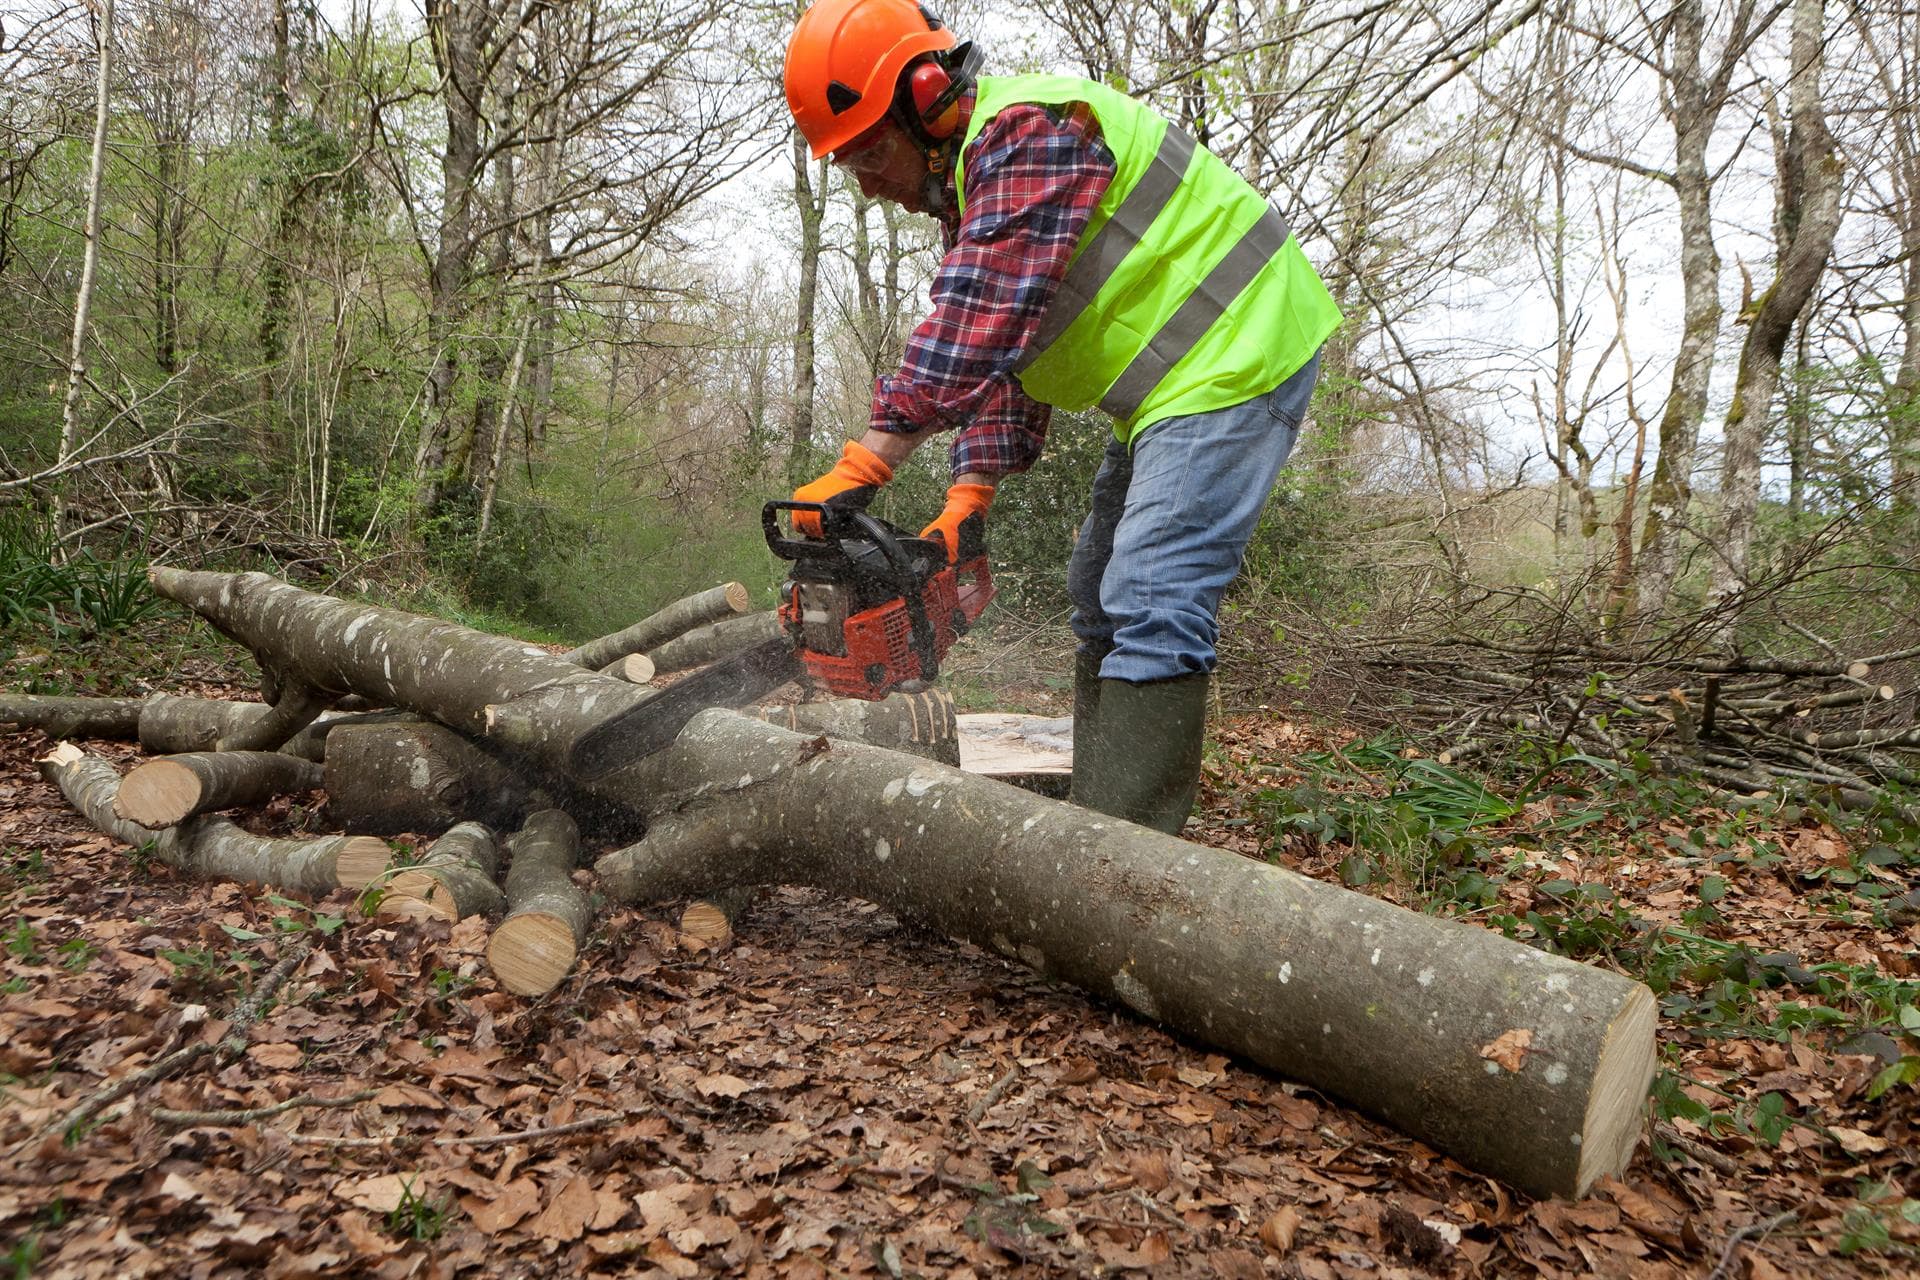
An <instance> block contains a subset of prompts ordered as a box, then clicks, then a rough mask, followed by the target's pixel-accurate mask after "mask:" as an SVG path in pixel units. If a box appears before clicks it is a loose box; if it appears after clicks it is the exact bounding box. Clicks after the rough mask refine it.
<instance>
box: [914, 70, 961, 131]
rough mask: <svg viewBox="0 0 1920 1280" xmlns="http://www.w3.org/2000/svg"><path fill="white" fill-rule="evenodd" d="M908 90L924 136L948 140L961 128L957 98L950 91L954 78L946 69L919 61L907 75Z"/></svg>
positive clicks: (958, 99) (956, 95)
mask: <svg viewBox="0 0 1920 1280" xmlns="http://www.w3.org/2000/svg"><path fill="white" fill-rule="evenodd" d="M907 91H908V93H909V94H910V95H911V96H912V99H913V109H914V112H915V114H916V115H918V116H919V117H920V123H921V125H922V127H924V128H925V129H926V131H927V135H928V136H929V137H931V138H934V139H936V140H944V139H947V138H951V137H952V136H953V131H954V130H955V129H957V128H959V127H960V95H959V94H957V93H954V92H953V77H952V76H950V75H948V74H947V69H946V68H945V67H943V66H941V65H940V64H939V63H937V62H934V61H932V60H928V61H926V62H922V63H921V64H920V65H919V66H917V67H915V68H914V69H913V70H912V71H911V72H910V73H908V77H907Z"/></svg>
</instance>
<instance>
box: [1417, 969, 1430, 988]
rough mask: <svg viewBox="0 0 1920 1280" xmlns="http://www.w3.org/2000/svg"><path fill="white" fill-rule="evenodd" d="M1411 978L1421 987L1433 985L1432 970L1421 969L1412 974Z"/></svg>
mask: <svg viewBox="0 0 1920 1280" xmlns="http://www.w3.org/2000/svg"><path fill="white" fill-rule="evenodd" d="M1413 980H1414V981H1415V982H1417V983H1419V984H1420V985H1421V986H1423V987H1430V986H1432V985H1433V970H1431V969H1422V970H1421V971H1420V972H1418V973H1416V974H1414V975H1413Z"/></svg>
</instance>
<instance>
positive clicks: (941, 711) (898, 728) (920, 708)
mask: <svg viewBox="0 0 1920 1280" xmlns="http://www.w3.org/2000/svg"><path fill="white" fill-rule="evenodd" d="M753 714H754V715H756V716H758V717H759V718H760V719H762V720H765V721H766V722H767V723H768V724H777V725H779V726H780V727H781V728H783V729H791V730H793V731H794V732H795V733H807V734H821V733H823V734H825V735H826V736H827V737H829V738H848V739H851V740H852V741H854V742H864V743H866V744H867V745H869V746H874V747H886V748H888V749H889V750H892V751H904V752H906V753H907V754H908V755H910V756H922V757H924V758H926V759H928V760H938V761H940V763H942V764H955V765H957V764H959V763H960V736H959V731H958V728H957V720H956V717H955V716H954V713H953V698H952V697H951V696H949V695H948V694H947V692H946V691H945V690H944V689H924V690H922V691H920V692H919V693H895V694H889V695H888V696H887V697H885V698H882V699H880V700H879V701H877V702H862V701H861V700H859V699H858V698H830V699H827V700H826V701H824V702H796V703H791V704H788V705H782V706H767V707H755V708H754V709H753Z"/></svg>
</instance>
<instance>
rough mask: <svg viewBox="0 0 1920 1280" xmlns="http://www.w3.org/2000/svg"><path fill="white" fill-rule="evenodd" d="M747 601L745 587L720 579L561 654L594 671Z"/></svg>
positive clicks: (742, 608) (738, 608)
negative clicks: (629, 623) (624, 626)
mask: <svg viewBox="0 0 1920 1280" xmlns="http://www.w3.org/2000/svg"><path fill="white" fill-rule="evenodd" d="M747 603H748V602H747V589H746V587H745V586H743V585H741V584H740V583H738V582H723V583H721V584H720V585H719V586H717V587H713V588H710V589H709V590H706V591H701V592H698V593H696V594H694V595H690V596H687V597H686V598H684V599H681V600H676V601H674V602H673V603H672V604H670V605H668V606H667V607H666V608H664V609H661V610H659V611H657V612H655V613H652V614H649V615H648V616H647V617H645V618H642V619H641V620H640V621H638V622H636V623H634V624H633V625H632V626H630V627H628V628H626V629H625V630H622V631H616V632H614V633H613V634H612V635H610V636H601V637H600V638H599V639H597V640H589V641H587V643H585V644H583V645H581V646H580V647H579V648H578V649H572V650H569V651H568V652H566V653H565V654H562V655H561V656H562V657H563V658H565V659H566V660H567V661H568V662H571V663H573V664H574V665H575V666H580V667H592V668H594V669H595V670H596V671H597V670H600V669H602V668H604V667H605V666H607V664H609V663H611V662H614V661H616V660H617V659H620V658H624V657H626V656H627V655H629V654H635V653H640V654H644V653H646V652H647V651H648V650H649V649H657V648H659V647H660V646H661V645H663V644H665V643H667V642H668V641H669V640H672V639H674V638H675V637H676V636H683V635H685V634H686V633H687V632H689V631H691V630H693V629H694V628H695V627H703V626H706V625H707V624H708V623H711V622H718V621H719V620H720V619H722V618H731V617H733V616H734V615H736V614H742V613H745V612H746V611H747Z"/></svg>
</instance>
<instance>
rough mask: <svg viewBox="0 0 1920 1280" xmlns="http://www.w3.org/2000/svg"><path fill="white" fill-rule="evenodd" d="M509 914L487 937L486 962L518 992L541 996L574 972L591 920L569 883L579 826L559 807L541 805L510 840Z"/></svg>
mask: <svg viewBox="0 0 1920 1280" xmlns="http://www.w3.org/2000/svg"><path fill="white" fill-rule="evenodd" d="M508 848H509V849H510V850H511V851H512V855H513V861H512V862H511V863H510V864H509V865H508V868H507V918H506V919H504V920H502V921H501V922H500V924H499V925H498V927H496V928H495V929H494V931H493V933H492V935H491V936H490V937H489V938H488V939H487V967H488V968H490V969H492V970H493V974H494V976H495V977H496V978H498V979H500V985H501V986H503V987H505V988H506V989H507V990H509V991H511V992H513V993H514V994H515V995H519V996H537V995H544V994H545V993H546V992H549V991H551V990H553V989H554V988H555V987H557V986H559V985H560V983H561V982H562V981H563V980H564V979H565V978H566V976H567V974H569V973H571V972H572V971H573V962H574V958H575V957H576V956H578V955H579V953H580V944H581V943H583V942H585V941H586V939H587V929H588V928H589V927H590V926H591V925H592V923H593V906H592V903H591V902H590V900H589V899H588V898H587V895H586V894H585V893H584V892H582V890H581V889H580V887H579V886H578V885H576V884H574V882H573V869H574V867H575V866H576V865H577V864H578V862H579V860H580V829H579V828H578V827H576V826H575V825H574V822H573V819H572V818H570V817H568V816H567V815H566V814H565V813H564V812H563V811H561V810H559V809H542V810H541V811H540V812H539V813H536V814H534V815H533V816H531V817H529V818H528V819H527V825H526V826H524V827H522V828H521V829H520V831H519V832H518V833H516V834H515V835H514V836H513V837H512V838H511V839H510V840H509V841H508Z"/></svg>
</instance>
